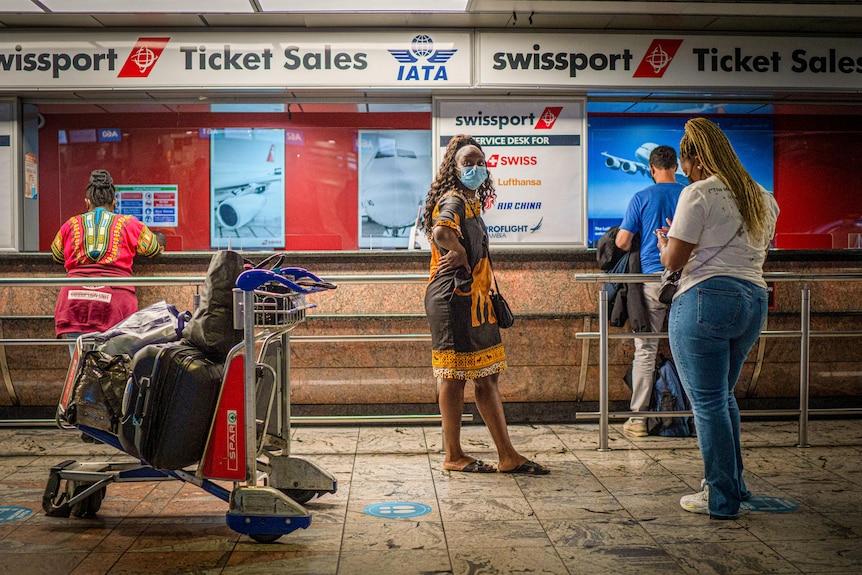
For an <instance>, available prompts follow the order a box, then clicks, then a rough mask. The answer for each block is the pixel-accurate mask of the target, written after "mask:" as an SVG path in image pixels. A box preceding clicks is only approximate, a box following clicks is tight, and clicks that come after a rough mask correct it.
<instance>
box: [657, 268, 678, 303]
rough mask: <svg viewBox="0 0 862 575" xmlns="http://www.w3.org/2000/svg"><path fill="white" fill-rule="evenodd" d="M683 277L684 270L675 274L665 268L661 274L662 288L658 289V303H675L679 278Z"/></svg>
mask: <svg viewBox="0 0 862 575" xmlns="http://www.w3.org/2000/svg"><path fill="white" fill-rule="evenodd" d="M681 277H682V269H678V270H676V271H675V272H672V271H670V270H669V269H667V268H665V270H664V271H663V272H661V287H659V288H658V301H660V302H661V303H663V304H670V303H671V302H672V301H673V296H674V294H675V293H676V290H677V288H678V287H679V278H681Z"/></svg>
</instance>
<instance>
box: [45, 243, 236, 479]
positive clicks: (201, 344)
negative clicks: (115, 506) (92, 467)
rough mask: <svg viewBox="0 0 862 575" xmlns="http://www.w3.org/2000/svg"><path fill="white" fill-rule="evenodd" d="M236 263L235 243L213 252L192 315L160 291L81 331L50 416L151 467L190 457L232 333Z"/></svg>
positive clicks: (194, 456)
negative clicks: (97, 329)
mask: <svg viewBox="0 0 862 575" xmlns="http://www.w3.org/2000/svg"><path fill="white" fill-rule="evenodd" d="M246 267H249V268H250V267H252V266H250V265H248V264H247V263H246V262H245V261H244V260H243V258H242V257H241V256H240V255H239V254H237V253H236V252H232V251H223V252H218V253H217V254H216V255H215V256H214V257H213V259H212V261H211V262H210V268H209V270H208V272H207V276H206V278H205V281H204V286H203V290H202V294H201V304H200V306H198V308H197V309H196V310H195V313H194V315H193V314H191V313H190V312H182V313H180V312H178V311H177V310H176V308H175V307H174V306H172V305H170V304H167V303H166V302H164V301H161V302H158V303H156V304H153V305H151V306H147V307H146V308H143V309H142V310H140V311H139V312H137V313H136V314H134V315H133V316H131V317H130V318H127V319H126V320H124V321H123V322H121V323H119V324H117V325H116V326H114V327H113V328H111V329H110V330H108V331H107V332H104V333H97V334H89V335H85V336H82V337H81V338H80V339H79V342H78V349H77V353H76V357H75V358H73V361H72V365H71V366H70V369H69V375H68V376H67V387H69V388H71V391H70V392H64V398H63V399H62V400H61V404H60V409H59V414H58V415H59V417H60V419H62V421H64V422H65V423H67V424H71V425H76V426H78V427H80V428H81V429H82V431H83V433H84V434H86V435H90V436H93V437H94V438H95V439H98V440H100V441H103V442H106V443H110V444H114V445H115V446H117V447H119V448H121V449H122V450H123V451H125V452H126V453H128V454H130V455H132V456H134V457H138V458H140V459H141V460H143V461H146V462H147V463H148V464H149V465H150V466H152V467H153V468H156V469H182V468H184V467H188V466H190V465H194V464H196V463H198V462H199V461H200V459H201V457H202V455H203V452H204V449H205V447H206V441H207V435H208V433H209V430H210V423H211V421H212V418H213V414H214V413H215V409H216V404H217V402H218V397H219V392H220V390H221V384H222V378H223V375H224V361H225V358H226V357H227V355H228V353H229V352H230V350H231V349H232V348H233V347H234V346H235V345H237V344H238V343H239V342H240V341H241V340H242V335H243V333H242V330H236V329H235V328H234V318H233V288H234V287H235V285H236V280H237V278H238V277H239V275H240V274H241V273H242V272H243V270H244V269H245V268H246Z"/></svg>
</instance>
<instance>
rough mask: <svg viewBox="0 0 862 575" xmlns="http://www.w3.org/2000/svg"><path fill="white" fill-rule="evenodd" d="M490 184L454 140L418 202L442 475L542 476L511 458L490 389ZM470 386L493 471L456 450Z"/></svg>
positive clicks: (499, 352) (494, 336) (494, 363)
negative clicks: (486, 212)
mask: <svg viewBox="0 0 862 575" xmlns="http://www.w3.org/2000/svg"><path fill="white" fill-rule="evenodd" d="M494 195H495V194H494V185H493V182H492V180H491V178H490V175H489V174H488V171H487V169H486V167H485V155H484V153H483V152H482V148H481V147H480V146H479V143H478V142H477V141H476V140H474V139H473V138H472V137H470V136H467V135H463V134H462V135H458V136H454V137H453V138H452V139H451V140H450V141H449V144H448V146H447V147H446V153H445V155H444V157H443V161H442V163H441V165H440V169H439V171H438V172H437V176H436V177H435V179H434V181H433V182H432V184H431V189H430V190H429V191H428V196H427V197H426V200H425V213H424V217H423V219H422V227H423V229H424V230H425V232H426V233H427V234H428V236H429V240H430V242H431V274H430V279H429V283H428V287H427V289H426V292H425V313H426V315H427V317H428V323H429V324H430V326H431V341H432V351H431V363H432V366H433V368H434V376H435V377H438V378H440V379H441V381H442V383H441V386H440V398H439V402H440V414H441V416H442V422H443V440H444V442H445V447H446V457H445V459H444V461H443V468H444V469H445V470H448V471H463V472H473V473H490V472H494V471H498V470H499V471H500V472H501V473H527V474H545V473H548V469H547V468H546V467H544V466H542V465H539V464H538V463H534V462H532V461H530V460H529V459H527V458H526V457H524V456H523V455H521V454H520V453H518V452H517V451H516V450H515V448H514V447H513V446H512V442H511V440H510V439H509V432H508V429H507V427H506V416H505V413H504V412H503V402H502V400H501V399H500V392H499V390H498V388H497V380H498V378H499V375H500V372H501V371H503V370H504V369H506V353H505V351H504V350H503V344H502V341H501V339H500V328H499V326H498V325H497V318H496V317H495V316H494V311H493V308H492V306H491V301H490V299H489V297H488V296H489V292H490V290H491V287H492V284H493V273H492V270H491V264H490V261H489V259H488V235H487V231H486V229H485V224H484V222H483V221H482V209H483V206H484V205H490V203H491V202H493V198H494ZM468 379H472V380H473V382H474V383H475V395H476V406H477V408H478V409H479V413H480V414H481V415H482V419H483V420H484V421H485V424H486V425H487V426H488V431H489V432H490V434H491V438H492V439H493V441H494V445H495V446H496V448H497V454H498V458H499V460H498V465H497V468H495V467H494V466H493V465H490V464H487V463H484V462H482V461H478V460H476V459H475V458H473V457H470V456H468V455H467V454H465V453H464V451H463V450H462V448H461V414H462V412H463V408H464V384H465V382H466V381H467V380H468Z"/></svg>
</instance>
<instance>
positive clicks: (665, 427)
mask: <svg viewBox="0 0 862 575" xmlns="http://www.w3.org/2000/svg"><path fill="white" fill-rule="evenodd" d="M651 404H652V410H653V411H657V412H662V411H690V410H691V403H689V401H688V397H687V396H686V395H685V390H684V389H683V388H682V382H681V381H680V379H679V374H678V373H677V371H676V365H675V364H674V363H673V359H671V358H669V357H665V356H664V355H662V354H659V364H658V367H657V368H656V370H655V385H653V390H652V399H651ZM646 424H647V430H648V431H649V434H650V435H663V436H665V437H688V436H690V435H695V429H694V418H693V417H691V416H687V417H648V418H647V420H646Z"/></svg>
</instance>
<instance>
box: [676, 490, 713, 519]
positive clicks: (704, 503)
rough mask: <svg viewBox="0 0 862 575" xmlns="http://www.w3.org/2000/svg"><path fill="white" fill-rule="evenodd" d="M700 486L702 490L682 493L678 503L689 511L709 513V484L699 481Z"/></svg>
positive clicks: (702, 513)
mask: <svg viewBox="0 0 862 575" xmlns="http://www.w3.org/2000/svg"><path fill="white" fill-rule="evenodd" d="M701 486H702V487H703V491H700V492H698V493H695V494H693V495H683V496H682V498H681V499H680V500H679V505H680V507H682V508H683V509H685V510H686V511H689V512H691V513H700V514H701V515H709V485H706V484H705V483H701Z"/></svg>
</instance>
